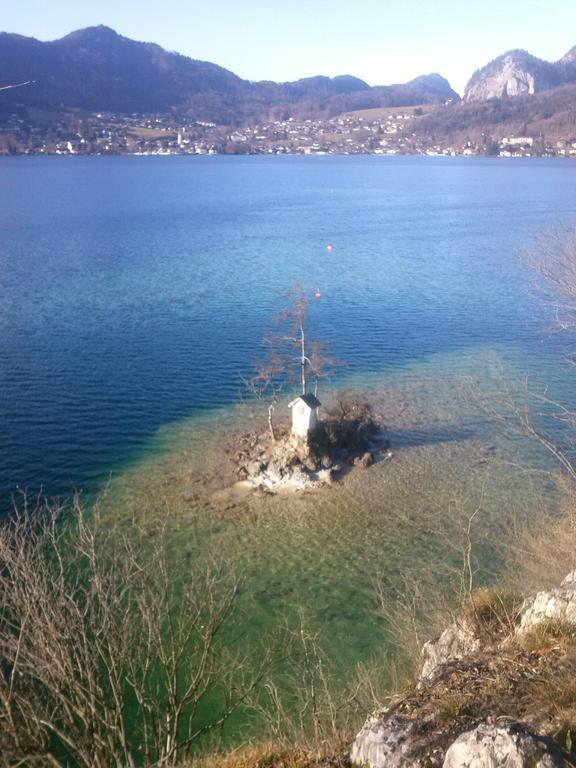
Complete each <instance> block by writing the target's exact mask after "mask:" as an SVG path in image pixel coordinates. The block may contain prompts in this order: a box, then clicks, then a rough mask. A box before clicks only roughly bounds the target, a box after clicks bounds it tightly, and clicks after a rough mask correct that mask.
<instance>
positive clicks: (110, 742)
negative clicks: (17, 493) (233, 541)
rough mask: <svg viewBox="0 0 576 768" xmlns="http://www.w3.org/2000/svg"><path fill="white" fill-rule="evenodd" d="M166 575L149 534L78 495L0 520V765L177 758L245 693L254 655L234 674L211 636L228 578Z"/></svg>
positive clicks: (228, 602) (230, 593) (254, 677)
mask: <svg viewBox="0 0 576 768" xmlns="http://www.w3.org/2000/svg"><path fill="white" fill-rule="evenodd" d="M181 570H182V569H181V568H180V571H181ZM174 571H175V568H174V567H173V566H172V565H171V563H170V561H169V559H168V556H167V550H166V544H165V535H164V531H163V530H162V529H160V530H158V531H156V532H155V535H154V536H149V535H146V533H145V532H144V531H142V530H140V529H138V528H137V527H136V526H133V525H131V526H128V527H127V528H126V529H124V530H122V529H120V528H119V527H113V528H108V529H107V528H106V526H105V525H104V523H103V521H102V520H101V519H100V518H99V516H98V514H97V512H96V513H95V514H93V515H92V516H91V518H90V520H87V519H86V517H85V514H84V512H83V510H82V507H81V506H80V504H79V503H76V504H75V505H74V509H72V510H70V509H69V510H67V511H66V513H64V512H62V511H61V510H54V509H43V510H40V509H36V510H34V511H33V512H29V511H28V510H27V509H24V511H21V512H19V513H18V514H17V515H16V516H15V518H14V519H13V520H12V521H10V522H9V523H7V524H5V525H4V526H3V527H2V528H0V593H1V595H2V600H1V607H0V765H5V766H9V765H10V766H12V765H16V764H18V765H20V764H23V763H25V764H35V765H38V764H39V765H74V766H80V767H81V768H82V767H84V766H85V768H98V767H100V766H101V767H102V768H109V767H110V766H134V765H142V766H149V765H166V766H169V765H176V764H179V763H181V762H182V761H184V760H186V759H187V758H188V757H189V756H190V754H191V753H192V749H193V747H194V746H195V745H196V744H197V743H198V740H199V739H200V738H201V737H203V736H205V735H206V734H207V733H208V732H210V731H213V730H214V729H215V728H216V727H218V726H221V725H223V723H224V722H225V721H226V720H227V718H228V717H229V716H230V715H231V714H232V713H233V712H234V711H235V710H236V709H237V708H238V707H239V706H240V705H241V704H242V703H243V702H244V701H245V700H246V698H247V696H248V695H249V694H250V693H251V691H253V690H254V688H255V686H256V685H257V683H258V681H259V678H260V676H261V674H262V671H263V669H264V664H265V661H266V659H263V660H262V665H261V666H260V667H258V666H257V665H254V664H252V665H251V668H252V669H255V668H256V671H255V672H253V673H252V674H251V675H250V676H249V677H248V676H246V677H245V679H243V680H240V678H241V675H242V673H243V670H244V666H243V660H242V659H240V658H239V657H238V656H235V657H234V658H232V657H231V654H230V652H229V650H227V648H226V644H225V643H224V642H223V636H224V634H225V631H227V630H228V628H229V624H230V622H231V620H232V608H233V604H234V599H235V595H236V584H235V582H234V580H233V579H231V578H230V577H229V576H225V575H224V572H223V568H222V566H221V565H219V564H217V563H214V562H203V563H202V564H197V565H196V566H194V565H193V566H192V567H191V568H189V572H187V573H185V574H182V573H181V572H179V573H178V574H176V573H175V572H174ZM239 680H240V682H239Z"/></svg>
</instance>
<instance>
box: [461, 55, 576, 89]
mask: <svg viewBox="0 0 576 768" xmlns="http://www.w3.org/2000/svg"><path fill="white" fill-rule="evenodd" d="M575 82H576V47H575V48H572V50H570V51H569V52H568V53H567V54H566V55H565V56H564V57H563V58H562V59H560V61H557V62H554V63H551V62H548V61H544V60H543V59H538V58H536V56H532V54H530V53H528V52H527V51H523V50H513V51H507V52H506V53H504V54H502V55H501V56H498V58H497V59H494V61H491V62H490V63H489V64H487V65H486V66H485V67H482V68H481V69H479V70H477V71H476V72H475V73H474V74H473V75H472V77H471V78H470V80H469V81H468V84H467V85H466V88H465V90H464V96H463V101H464V102H471V101H485V100H486V99H494V98H502V97H514V96H533V95H534V94H535V93H540V92H541V91H547V90H550V89H551V88H556V87H558V86H561V85H567V84H570V83H575Z"/></svg>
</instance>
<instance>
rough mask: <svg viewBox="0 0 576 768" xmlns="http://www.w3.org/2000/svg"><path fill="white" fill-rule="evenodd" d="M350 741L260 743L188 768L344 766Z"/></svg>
mask: <svg viewBox="0 0 576 768" xmlns="http://www.w3.org/2000/svg"><path fill="white" fill-rule="evenodd" d="M349 744H350V740H349V739H341V740H340V741H338V740H336V742H335V743H334V744H332V745H330V746H327V745H319V746H316V747H311V746H295V745H288V744H280V743H276V742H272V741H267V742H259V743H255V744H249V745H246V746H243V747H240V748H239V749H235V750H232V751H231V752H227V753H226V752H224V753H219V754H213V755H210V756H209V757H206V758H204V759H202V760H199V761H197V762H195V763H193V764H192V765H191V766H190V768H347V766H349V764H350V763H349V761H348V757H347V755H348V751H349Z"/></svg>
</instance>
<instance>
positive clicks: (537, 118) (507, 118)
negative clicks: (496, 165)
mask: <svg viewBox="0 0 576 768" xmlns="http://www.w3.org/2000/svg"><path fill="white" fill-rule="evenodd" d="M574 105H576V83H572V84H568V85H562V86H559V87H557V88H550V89H548V90H545V91H541V92H536V93H535V94H533V95H529V94H527V95H521V96H517V97H515V98H500V99H496V98H494V99H488V100H486V101H463V102H461V103H459V104H456V105H453V104H452V105H447V106H444V105H442V106H439V107H438V108H437V109H434V110H433V111H431V112H430V113H428V114H426V115H425V116H424V117H423V118H422V119H421V120H419V121H417V122H416V124H415V125H414V126H413V129H414V131H415V137H416V138H417V139H419V140H421V141H423V142H424V143H427V144H429V145H437V146H440V147H443V148H450V147H452V148H454V147H455V148H461V147H463V146H466V145H467V144H468V143H469V142H471V143H472V144H473V145H476V146H478V147H480V148H483V149H484V151H486V152H488V153H490V152H493V151H495V146H496V145H497V144H498V142H499V141H501V140H502V139H503V138H504V137H507V136H528V137H532V138H533V140H534V142H535V147H534V151H536V150H538V151H547V150H546V148H550V147H552V148H554V146H555V145H556V143H557V142H561V143H564V142H570V143H571V142H573V141H576V110H575V109H574Z"/></svg>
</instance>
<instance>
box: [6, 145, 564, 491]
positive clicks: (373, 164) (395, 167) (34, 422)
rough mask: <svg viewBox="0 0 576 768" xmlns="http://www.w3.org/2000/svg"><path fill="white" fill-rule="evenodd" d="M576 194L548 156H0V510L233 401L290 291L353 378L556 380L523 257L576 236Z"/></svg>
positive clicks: (130, 453) (97, 477) (129, 455)
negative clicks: (458, 375) (538, 240)
mask: <svg viewBox="0 0 576 768" xmlns="http://www.w3.org/2000/svg"><path fill="white" fill-rule="evenodd" d="M575 181H576V164H574V163H571V162H569V161H564V160H553V159H550V160H546V159H523V160H515V159H509V160H507V159H488V158H421V157H405V158H404V157H397V158H396V157H271V158H266V157H199V158H180V157H168V158H155V157H140V158H136V157H111V158H106V157H90V158H54V157H51V158H0V329H1V333H0V491H1V493H2V496H3V503H4V504H6V503H7V502H8V500H9V498H10V494H11V493H13V492H14V491H15V489H16V488H23V487H27V488H30V489H34V490H37V489H40V488H42V489H43V490H44V491H45V492H46V493H49V494H59V493H66V492H69V491H70V490H71V489H72V488H83V489H86V490H88V491H94V490H97V489H98V487H99V486H100V484H101V483H102V482H103V481H105V480H106V478H107V477H108V476H109V474H110V473H111V472H115V471H118V470H119V468H121V467H125V466H127V465H129V464H130V462H131V461H132V460H134V459H137V458H138V457H139V456H141V455H142V453H143V452H146V451H147V450H148V446H150V444H151V442H150V441H151V439H152V438H154V436H155V435H157V434H158V430H159V429H160V428H162V427H163V426H165V425H169V424H174V423H178V422H180V421H182V420H185V419H187V418H189V417H192V416H194V415H195V414H206V413H208V412H210V411H211V410H212V409H219V408H221V407H223V406H226V405H229V404H231V403H233V402H234V401H235V400H236V398H237V396H238V391H239V388H240V376H241V375H242V374H245V373H246V372H247V370H249V368H250V365H251V362H252V361H253V359H254V357H255V356H257V354H258V352H259V348H260V339H261V337H262V335H263V333H264V332H265V331H266V329H267V327H268V325H269V321H270V318H271V316H272V315H273V314H274V312H275V311H276V310H277V308H278V306H279V300H278V293H279V292H280V291H282V290H285V289H286V288H288V287H290V286H291V285H292V284H294V283H295V282H299V283H301V284H303V285H304V286H305V287H306V288H307V290H309V291H310V292H311V293H312V292H313V291H314V289H316V288H319V289H320V290H321V293H322V298H321V299H320V300H317V301H316V300H314V301H313V305H312V309H311V313H310V334H311V335H316V336H318V337H321V338H325V339H328V340H329V341H330V342H331V344H332V348H333V351H334V353H335V354H336V355H337V356H338V357H340V358H342V359H344V360H346V361H347V363H348V364H349V367H348V370H347V375H348V376H352V377H354V376H356V377H358V380H361V379H362V376H363V375H364V374H366V375H368V374H371V373H374V372H389V373H390V374H394V372H397V371H399V370H403V369H408V368H409V369H412V370H414V369H418V366H419V365H420V364H422V365H425V364H429V361H430V360H431V359H437V360H442V361H445V362H442V363H441V365H440V366H439V368H440V369H443V368H449V367H450V366H453V367H454V368H457V367H458V365H459V362H458V361H459V360H461V359H462V356H465V358H466V365H467V366H468V368H470V367H472V368H473V367H474V354H475V350H484V351H485V350H487V349H491V348H499V349H500V350H507V351H508V352H507V353H505V352H503V354H504V356H506V354H508V355H509V356H510V357H511V358H514V365H515V366H516V368H517V369H518V370H521V369H522V368H523V367H524V364H525V367H526V368H528V367H530V368H531V369H532V370H536V372H537V373H539V374H546V375H548V376H549V377H551V379H554V378H555V377H556V376H557V375H558V376H559V375H560V374H557V373H556V371H555V369H554V368H553V367H552V364H551V363H550V360H551V359H553V358H552V357H551V356H549V355H550V350H551V349H553V348H552V345H553V344H555V345H559V344H560V342H559V341H557V340H554V339H550V338H549V337H548V338H546V337H545V328H546V323H547V317H546V313H545V310H544V309H543V308H542V307H541V306H540V304H539V303H538V302H537V300H536V299H535V298H534V296H533V294H532V289H531V275H530V274H529V273H528V271H527V270H526V269H525V267H524V266H523V265H522V262H521V259H520V258H519V252H520V250H521V249H522V248H524V247H526V246H529V245H530V243H531V240H532V238H533V236H534V234H535V233H537V232H539V231H541V230H543V229H545V228H546V227H547V226H550V225H554V224H557V223H561V224H573V223H574V222H575V221H576V184H575ZM329 243H330V244H332V245H333V249H332V251H331V252H330V251H328V250H327V244H329ZM544 349H545V352H544ZM553 351H554V354H555V352H556V350H553ZM426 361H428V362H426ZM423 370H426V369H425V367H424V368H423ZM446 372H448V373H449V370H447V371H446ZM152 443H153V440H152Z"/></svg>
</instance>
